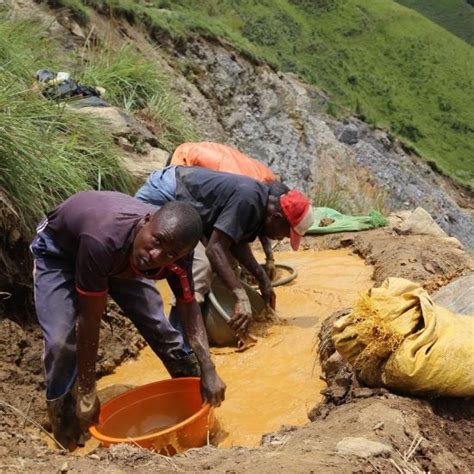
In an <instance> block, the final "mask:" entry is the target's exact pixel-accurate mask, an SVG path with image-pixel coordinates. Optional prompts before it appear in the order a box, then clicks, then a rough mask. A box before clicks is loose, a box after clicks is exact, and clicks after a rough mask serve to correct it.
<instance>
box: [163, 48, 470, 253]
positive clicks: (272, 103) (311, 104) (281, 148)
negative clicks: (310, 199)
mask: <svg viewBox="0 0 474 474" xmlns="http://www.w3.org/2000/svg"><path fill="white" fill-rule="evenodd" d="M183 49H184V51H180V55H179V57H178V61H180V60H184V59H185V60H186V61H187V62H188V63H189V62H190V63H192V64H193V67H192V71H190V72H188V74H187V75H186V79H187V81H186V82H184V81H181V83H182V86H183V88H184V89H185V90H186V93H185V94H183V99H184V100H185V102H186V103H187V107H188V110H189V111H190V113H191V114H192V115H193V116H194V117H195V118H196V120H197V123H198V124H199V125H200V126H202V127H204V129H205V130H206V135H207V138H208V139H213V140H224V141H226V142H228V143H232V144H234V145H236V146H237V147H239V148H240V149H242V150H243V151H245V152H247V153H249V154H250V155H251V156H253V157H254V158H257V159H260V160H262V161H263V162H264V163H266V164H268V165H270V166H271V167H272V169H273V170H274V171H275V172H276V174H278V175H280V177H281V179H282V181H284V182H285V183H286V184H288V185H289V186H297V187H299V188H302V189H304V190H305V191H306V192H308V193H309V194H310V195H311V194H313V192H314V189H315V188H316V187H320V186H322V185H324V186H326V185H327V183H330V184H332V185H333V186H335V188H336V189H342V190H343V191H344V195H345V196H347V198H346V200H347V202H348V206H347V207H348V209H349V210H351V209H352V212H354V213H357V212H359V213H360V212H361V210H360V209H361V208H363V207H364V206H365V204H366V203H365V202H364V199H363V196H366V195H367V194H372V195H376V194H377V193H380V191H382V192H383V193H384V194H385V197H386V200H387V202H388V204H389V205H390V207H392V208H394V209H413V208H414V207H418V206H421V207H423V208H424V209H426V210H427V211H428V212H429V213H430V214H431V215H432V216H433V217H434V219H435V220H436V222H437V223H438V224H439V225H440V226H441V227H442V228H443V229H444V230H445V231H446V232H447V233H448V234H450V235H454V236H456V237H457V238H458V239H459V240H460V241H461V242H463V243H464V244H465V245H467V246H468V247H472V246H474V218H473V214H472V209H473V208H474V196H473V195H472V193H467V197H466V198H465V202H464V206H466V207H468V208H469V209H468V210H466V209H462V208H461V207H460V206H459V205H458V204H457V203H456V201H455V200H454V199H453V197H452V196H451V195H450V189H449V181H448V180H446V179H445V178H443V177H441V176H440V175H438V174H437V173H436V172H435V171H433V170H432V169H431V168H430V166H429V165H428V164H427V163H426V162H424V161H423V160H422V159H420V158H418V157H416V156H413V155H410V154H408V152H406V151H404V149H403V148H402V146H401V145H400V144H399V143H398V142H396V141H394V140H393V139H392V137H390V136H389V135H388V134H387V133H385V132H383V131H381V130H372V129H370V128H369V126H368V125H367V124H365V123H364V122H361V121H360V120H357V119H351V120H350V121H349V123H346V124H341V123H340V122H337V121H335V120H333V119H331V118H329V117H327V116H324V115H323V113H322V112H323V105H324V104H325V103H326V102H327V101H328V99H327V97H325V96H324V94H323V93H322V92H321V91H319V90H318V89H316V88H315V87H312V86H308V85H306V84H303V83H302V82H300V81H299V80H298V79H297V78H296V77H295V76H293V75H291V74H281V73H276V72H274V71H273V70H271V69H270V68H269V67H267V66H261V65H259V66H256V65H255V64H252V63H251V62H249V61H248V60H247V59H245V58H243V57H242V56H239V55H237V54H235V53H233V52H232V51H231V50H229V49H227V48H226V47H224V46H223V45H219V44H211V43H208V42H205V41H203V40H193V41H190V42H189V43H187V45H186V46H185V47H184V48H183ZM172 52H174V53H176V51H172ZM351 201H354V202H355V203H357V204H358V205H357V206H356V205H354V206H352V208H351ZM361 201H362V202H361Z"/></svg>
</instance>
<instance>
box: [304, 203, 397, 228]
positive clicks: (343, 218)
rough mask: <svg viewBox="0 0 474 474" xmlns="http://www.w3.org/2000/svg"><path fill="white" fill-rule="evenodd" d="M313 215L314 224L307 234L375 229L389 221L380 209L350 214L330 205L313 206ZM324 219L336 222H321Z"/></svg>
mask: <svg viewBox="0 0 474 474" xmlns="http://www.w3.org/2000/svg"><path fill="white" fill-rule="evenodd" d="M313 216H314V224H313V225H312V226H311V227H310V228H309V230H308V231H307V232H306V234H333V233H336V232H351V231H358V230H367V229H374V228H376V227H383V226H384V225H387V222H388V221H387V219H385V217H383V216H382V214H380V212H378V211H372V212H370V213H369V215H368V216H350V215H347V214H341V213H340V212H337V211H335V210H334V209H331V208H329V207H313ZM322 219H324V220H330V221H334V222H331V223H329V224H328V225H324V221H323V223H321V220H322ZM330 221H329V222H330ZM321 224H323V225H321Z"/></svg>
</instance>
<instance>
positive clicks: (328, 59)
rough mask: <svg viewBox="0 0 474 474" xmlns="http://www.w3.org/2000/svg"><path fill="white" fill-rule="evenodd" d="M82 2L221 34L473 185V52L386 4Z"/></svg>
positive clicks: (149, 21)
mask: <svg viewBox="0 0 474 474" xmlns="http://www.w3.org/2000/svg"><path fill="white" fill-rule="evenodd" d="M68 1H70V0H62V2H63V3H67V2H68ZM75 1H78V0H75ZM86 5H89V6H90V5H94V6H95V7H96V8H99V9H100V10H102V11H110V10H111V11H114V12H115V13H116V14H121V15H123V16H125V17H126V18H127V19H129V20H130V21H132V22H133V21H134V22H136V24H137V25H141V26H145V27H147V28H148V29H149V30H155V31H156V30H160V29H161V30H167V31H168V32H170V33H171V34H172V35H174V36H185V35H190V34H193V33H205V34H207V35H213V36H223V37H226V38H227V39H228V40H230V41H231V42H233V44H234V45H235V46H236V47H238V48H240V49H242V50H245V51H246V52H247V53H249V54H251V55H254V56H258V57H260V58H263V59H265V60H266V61H268V62H269V63H271V64H273V65H275V66H277V67H278V68H280V69H282V70H284V71H292V72H295V73H297V74H299V75H300V76H302V77H303V78H305V79H306V80H307V81H309V82H311V83H314V84H316V85H318V86H319V87H321V88H322V89H323V90H324V91H325V92H326V93H328V94H329V95H330V96H331V97H332V99H333V101H334V103H336V104H339V105H341V106H343V108H345V109H346V110H347V109H348V110H349V111H351V112H352V113H357V114H359V115H361V116H362V117H364V118H365V119H366V120H367V121H369V122H370V123H372V124H373V125H377V126H381V127H386V128H388V129H390V130H391V131H392V132H393V133H394V134H396V135H397V136H399V137H400V138H402V139H403V140H404V141H405V142H407V143H409V144H410V145H412V146H413V147H414V148H415V149H416V150H417V151H418V152H419V153H420V154H421V155H422V156H423V157H424V158H425V159H426V160H429V161H432V162H434V163H436V165H437V166H438V168H439V169H441V170H442V171H443V172H444V173H446V174H448V175H450V176H452V177H453V178H454V179H456V180H457V181H458V182H461V183H464V184H466V185H469V186H473V185H474V102H473V100H474V99H473V94H472V90H473V86H474V49H473V48H472V47H471V46H470V45H468V44H467V43H465V42H464V41H462V40H461V39H459V38H457V37H455V36H453V35H452V34H451V33H449V32H447V31H446V30H445V29H443V28H441V27H439V26H438V25H436V24H434V23H432V22H431V21H429V20H428V19H426V18H425V17H423V16H422V15H420V14H419V13H417V12H415V11H413V10H410V9H407V8H405V7H403V6H401V5H399V4H397V3H395V2H394V1H392V0H238V1H237V0H173V1H171V0H147V1H146V2H145V1H138V2H137V1H131V0H87V2H86ZM85 8H86V9H87V8H88V7H85ZM331 109H332V110H334V109H336V110H337V109H338V108H337V107H336V108H334V107H333V106H332V107H331Z"/></svg>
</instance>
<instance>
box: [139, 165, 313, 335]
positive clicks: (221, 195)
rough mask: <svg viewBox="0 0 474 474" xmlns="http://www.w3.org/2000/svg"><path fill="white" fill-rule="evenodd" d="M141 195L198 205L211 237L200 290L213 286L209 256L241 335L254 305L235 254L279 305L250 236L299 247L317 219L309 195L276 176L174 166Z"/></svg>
mask: <svg viewBox="0 0 474 474" xmlns="http://www.w3.org/2000/svg"><path fill="white" fill-rule="evenodd" d="M136 197H137V198H138V199H140V200H142V201H144V202H148V203H150V204H154V205H156V206H162V205H164V204H165V203H166V202H169V201H173V200H177V201H182V202H187V203H189V204H191V205H192V206H193V207H194V208H195V209H196V210H197V211H198V213H199V215H200V216H201V220H202V223H203V232H204V237H205V238H206V240H207V243H206V252H205V253H206V255H205V256H203V257H202V258H201V259H200V261H198V262H197V263H199V264H200V268H199V269H197V270H196V269H195V270H194V272H195V274H197V273H199V272H201V273H204V274H206V275H207V279H206V278H200V279H199V280H200V282H201V286H200V287H199V288H198V289H197V290H198V291H199V292H200V293H201V295H200V297H201V299H202V298H203V296H204V294H205V293H206V292H207V291H208V290H209V285H210V275H211V267H210V265H209V262H210V264H211V265H212V268H213V269H214V271H215V272H216V273H217V274H218V275H219V276H220V277H221V279H222V280H223V282H224V284H225V285H226V286H227V287H228V288H229V289H230V290H231V291H232V292H233V293H234V295H235V297H236V303H235V306H234V312H233V316H232V319H231V321H230V326H231V327H232V329H234V330H235V331H236V332H237V334H238V335H239V336H240V337H241V338H242V337H244V336H246V335H247V333H248V327H249V324H250V321H251V317H252V311H251V306H250V301H249V299H248V297H247V294H246V292H245V290H244V288H243V287H242V284H241V282H240V280H239V278H238V277H237V276H236V274H235V272H234V271H233V268H232V266H233V262H234V258H235V259H237V261H238V262H239V263H240V264H242V265H243V266H244V267H245V268H246V269H247V270H248V271H249V272H250V273H251V274H252V275H254V277H255V278H256V279H257V281H258V284H259V288H260V292H261V294H262V297H263V298H264V300H265V302H266V303H267V304H269V305H270V306H272V307H273V308H274V307H275V292H274V291H273V288H272V285H271V281H270V279H269V278H268V276H267V274H266V273H265V271H264V270H263V269H262V267H261V266H260V265H259V264H258V262H257V261H256V260H255V257H254V256H253V253H252V251H251V249H250V245H249V242H252V241H253V240H255V238H256V237H257V236H259V235H262V234H263V235H265V236H266V237H268V238H270V239H275V240H281V239H283V238H284V237H290V238H291V245H292V247H293V249H294V250H297V249H298V247H299V244H300V240H301V236H302V235H303V234H304V233H305V232H306V230H307V229H308V228H309V227H310V226H311V225H312V223H313V217H312V209H311V205H310V201H309V200H308V199H307V198H306V197H305V196H304V195H303V194H302V193H300V192H299V191H296V190H293V191H290V190H289V189H288V187H287V186H285V185H284V184H281V183H277V182H275V183H272V184H271V185H270V186H268V185H266V184H263V183H260V182H258V181H256V180H254V179H251V178H248V177H246V176H239V175H235V174H230V173H219V172H215V171H210V170H207V169H204V168H198V167H183V166H177V167H175V166H169V167H167V168H164V169H163V170H158V171H155V172H154V173H152V174H151V175H150V176H149V177H148V179H147V181H146V183H145V184H144V185H143V186H142V187H141V188H140V189H139V191H138V192H137V194H136ZM198 248H199V247H198ZM198 248H197V249H196V256H197V254H198ZM206 256H207V258H208V259H209V262H207V263H206V261H205V257H206ZM195 260H196V258H195ZM203 263H204V265H203Z"/></svg>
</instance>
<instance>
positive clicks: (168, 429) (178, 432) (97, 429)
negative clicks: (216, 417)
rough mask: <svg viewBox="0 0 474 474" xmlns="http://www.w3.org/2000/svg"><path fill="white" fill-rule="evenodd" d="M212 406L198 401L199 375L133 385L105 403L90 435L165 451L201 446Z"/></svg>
mask: <svg viewBox="0 0 474 474" xmlns="http://www.w3.org/2000/svg"><path fill="white" fill-rule="evenodd" d="M212 420H213V418H212V410H211V406H210V405H209V404H206V405H204V406H203V405H202V399H201V393H200V389H199V378H196V377H186V378H178V379H171V380H162V381H160V382H154V383H150V384H148V385H143V386H141V387H137V388H134V389H132V390H129V391H128V392H125V393H123V394H122V395H119V396H118V397H115V398H113V399H112V400H110V401H108V402H107V403H105V404H104V405H103V406H102V408H101V411H100V417H99V424H98V425H97V426H92V427H91V428H90V432H91V434H92V436H94V437H95V438H97V439H98V440H99V441H101V442H102V443H103V444H104V446H105V447H109V446H110V445H111V444H117V443H129V444H130V443H132V444H138V445H140V446H142V447H143V448H148V449H154V450H155V451H156V452H158V453H160V454H165V455H173V454H176V453H180V452H183V451H185V450H186V449H189V448H195V447H199V446H204V445H205V444H206V442H207V434H208V431H209V430H210V429H211V428H212V426H211V425H212Z"/></svg>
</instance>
